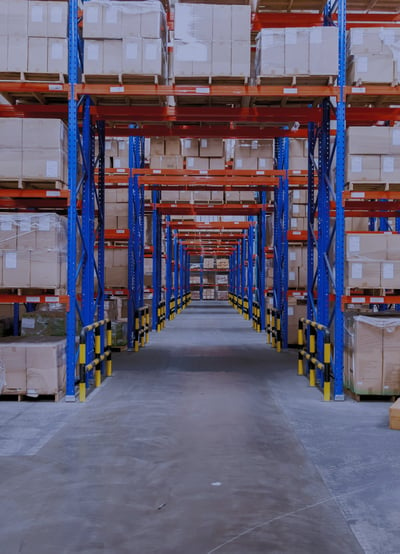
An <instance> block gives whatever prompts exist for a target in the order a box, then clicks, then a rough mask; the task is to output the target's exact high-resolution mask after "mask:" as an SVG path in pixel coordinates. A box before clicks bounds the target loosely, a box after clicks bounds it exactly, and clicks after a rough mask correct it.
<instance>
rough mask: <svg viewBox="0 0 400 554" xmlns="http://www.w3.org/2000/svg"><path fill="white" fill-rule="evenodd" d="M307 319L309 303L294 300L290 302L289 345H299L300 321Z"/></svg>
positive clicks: (290, 299) (291, 299)
mask: <svg viewBox="0 0 400 554" xmlns="http://www.w3.org/2000/svg"><path fill="white" fill-rule="evenodd" d="M301 317H307V302H304V301H298V300H296V299H294V298H289V300H288V344H297V330H298V325H299V319H300V318H301Z"/></svg>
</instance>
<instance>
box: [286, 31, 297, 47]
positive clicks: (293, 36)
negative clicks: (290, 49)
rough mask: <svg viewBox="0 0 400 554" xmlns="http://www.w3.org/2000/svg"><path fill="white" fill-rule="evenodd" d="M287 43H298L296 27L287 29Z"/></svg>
mask: <svg viewBox="0 0 400 554" xmlns="http://www.w3.org/2000/svg"><path fill="white" fill-rule="evenodd" d="M285 43H286V44H297V30H296V29H291V28H288V29H285Z"/></svg>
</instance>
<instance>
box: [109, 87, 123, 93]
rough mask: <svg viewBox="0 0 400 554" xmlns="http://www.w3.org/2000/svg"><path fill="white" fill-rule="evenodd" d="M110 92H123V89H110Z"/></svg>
mask: <svg viewBox="0 0 400 554" xmlns="http://www.w3.org/2000/svg"><path fill="white" fill-rule="evenodd" d="M110 92H125V87H110Z"/></svg>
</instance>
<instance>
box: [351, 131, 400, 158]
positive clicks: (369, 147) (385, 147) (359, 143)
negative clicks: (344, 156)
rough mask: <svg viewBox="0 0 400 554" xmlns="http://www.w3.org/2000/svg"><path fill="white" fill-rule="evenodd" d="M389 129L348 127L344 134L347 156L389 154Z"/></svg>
mask: <svg viewBox="0 0 400 554" xmlns="http://www.w3.org/2000/svg"><path fill="white" fill-rule="evenodd" d="M391 142H392V141H391V128H390V127H383V126H378V127H349V128H348V129H347V134H346V146H347V153H348V154H357V155H358V156H360V155H366V154H368V155H373V156H375V155H377V154H389V153H390V152H389V150H390V145H391Z"/></svg>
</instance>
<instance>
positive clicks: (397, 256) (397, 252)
mask: <svg viewBox="0 0 400 554" xmlns="http://www.w3.org/2000/svg"><path fill="white" fill-rule="evenodd" d="M386 240H387V259H388V260H400V234H398V233H393V234H392V233H389V234H387V235H386Z"/></svg>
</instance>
